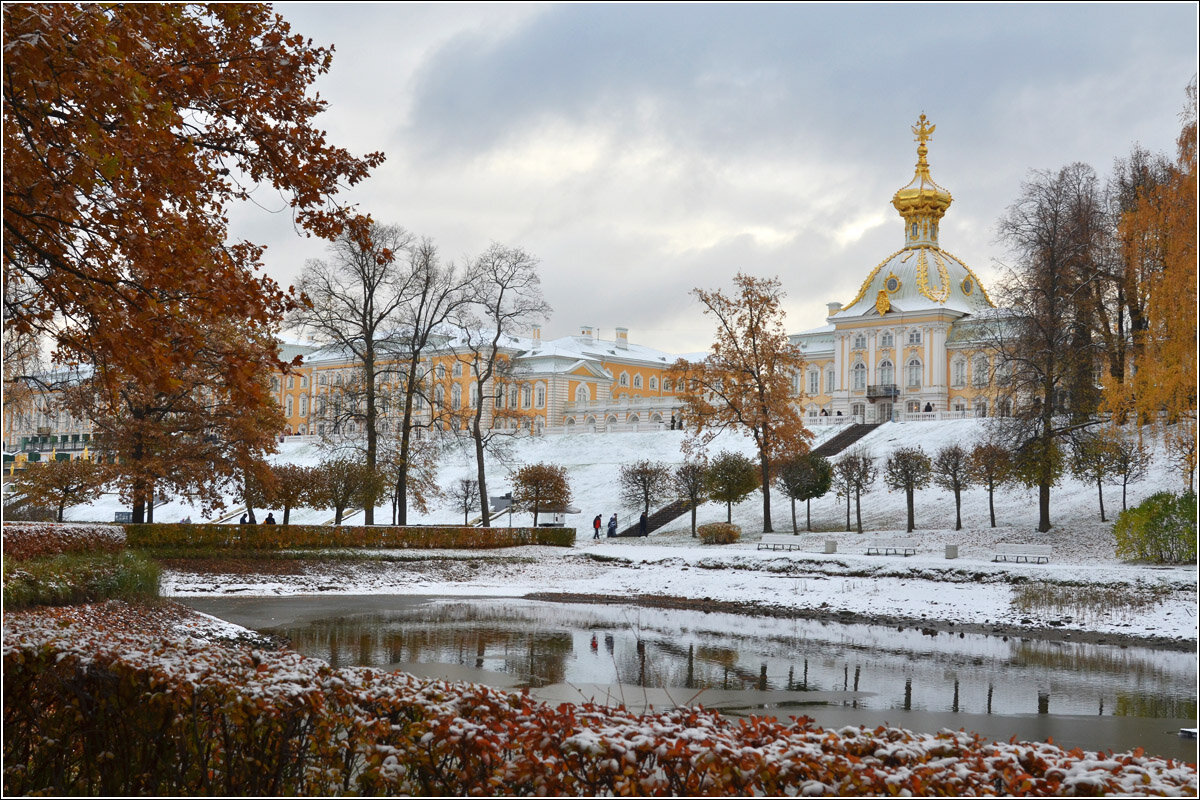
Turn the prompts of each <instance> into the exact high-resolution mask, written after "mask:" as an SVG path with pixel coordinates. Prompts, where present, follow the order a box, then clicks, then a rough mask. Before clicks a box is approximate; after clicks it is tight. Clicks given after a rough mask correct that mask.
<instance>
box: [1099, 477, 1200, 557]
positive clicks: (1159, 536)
mask: <svg viewBox="0 0 1200 800" xmlns="http://www.w3.org/2000/svg"><path fill="white" fill-rule="evenodd" d="M1113 536H1114V537H1116V540H1117V557H1118V558H1129V559H1136V560H1138V561H1150V562H1153V563H1155V564H1191V563H1195V561H1196V495H1195V494H1194V493H1192V492H1188V493H1187V494H1184V495H1174V494H1171V493H1170V492H1158V493H1156V494H1152V495H1150V496H1149V497H1147V498H1146V499H1145V500H1143V501H1142V502H1141V503H1140V504H1138V505H1136V506H1134V507H1133V508H1131V509H1129V510H1127V511H1122V512H1121V515H1120V516H1118V517H1117V524H1116V525H1115V526H1113Z"/></svg>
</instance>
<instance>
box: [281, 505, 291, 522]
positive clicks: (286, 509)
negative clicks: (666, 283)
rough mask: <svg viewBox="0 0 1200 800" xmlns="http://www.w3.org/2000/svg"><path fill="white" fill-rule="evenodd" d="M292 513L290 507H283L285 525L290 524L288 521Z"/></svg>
mask: <svg viewBox="0 0 1200 800" xmlns="http://www.w3.org/2000/svg"><path fill="white" fill-rule="evenodd" d="M291 513H292V507H291V506H290V505H284V507H283V524H284V525H287V524H288V519H289V518H290V516H291Z"/></svg>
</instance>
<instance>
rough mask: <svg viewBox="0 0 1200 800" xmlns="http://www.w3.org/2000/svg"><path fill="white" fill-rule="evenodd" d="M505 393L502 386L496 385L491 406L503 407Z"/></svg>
mask: <svg viewBox="0 0 1200 800" xmlns="http://www.w3.org/2000/svg"><path fill="white" fill-rule="evenodd" d="M505 394H507V392H506V391H505V389H504V387H503V386H500V387H497V389H496V396H495V397H494V398H493V399H492V406H494V407H495V408H504V395H505Z"/></svg>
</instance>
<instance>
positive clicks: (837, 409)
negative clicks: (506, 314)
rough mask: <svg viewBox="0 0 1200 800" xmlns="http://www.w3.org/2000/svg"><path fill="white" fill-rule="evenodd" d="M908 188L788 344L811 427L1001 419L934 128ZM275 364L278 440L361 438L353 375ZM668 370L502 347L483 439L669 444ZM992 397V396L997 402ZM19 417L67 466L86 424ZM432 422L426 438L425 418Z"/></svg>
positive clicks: (383, 392) (451, 334) (50, 415)
mask: <svg viewBox="0 0 1200 800" xmlns="http://www.w3.org/2000/svg"><path fill="white" fill-rule="evenodd" d="M912 130H913V133H914V135H915V136H916V141H917V164H916V172H915V174H914V175H913V178H912V180H911V181H909V182H908V184H907V185H905V186H904V187H903V188H901V189H899V190H898V191H897V192H896V193H895V195H894V196H893V197H892V205H893V206H894V207H895V209H896V211H897V212H898V213H899V215H900V217H901V220H902V221H903V226H904V227H903V235H904V240H903V246H902V247H901V248H900V249H899V250H897V251H896V252H894V253H892V254H891V255H889V256H887V257H886V258H884V259H883V260H882V261H881V262H880V263H879V265H878V266H876V267H875V268H874V269H873V270H871V272H870V273H869V274H867V276H866V279H865V280H864V281H863V282H862V286H861V287H860V288H859V290H858V294H857V295H856V296H855V297H854V298H853V299H852V300H851V301H850V302H849V303H848V304H846V305H842V304H841V303H829V304H828V308H829V314H828V317H827V320H826V321H827V324H826V325H824V326H822V327H819V328H815V329H813V330H809V331H804V332H803V333H798V334H794V335H792V336H791V337H790V338H791V340H792V342H793V343H795V344H796V345H797V346H798V347H799V348H800V350H801V352H802V354H803V356H804V359H805V366H804V367H803V369H802V370H801V372H800V374H798V375H793V376H792V381H793V387H794V389H795V392H796V402H797V403H798V404H800V406H801V408H802V409H803V412H804V414H805V416H806V417H807V418H808V419H809V421H810V422H811V423H812V424H833V423H841V422H850V421H862V422H870V423H878V422H885V421H893V420H894V421H905V420H918V419H940V418H947V417H964V416H989V415H991V414H997V413H999V414H1001V415H1003V414H1006V413H1007V412H1008V407H1007V403H1008V401H1007V400H1003V399H1001V400H1000V401H999V403H1000V406H999V407H998V408H990V407H989V403H996V402H997V397H998V396H999V395H998V394H997V391H996V389H997V387H1002V386H1004V384H1005V382H1006V376H1005V375H1004V373H1003V367H1002V365H1000V364H998V363H997V362H996V359H995V358H994V355H993V353H991V352H990V351H989V348H988V347H986V345H985V341H984V339H983V337H982V336H981V330H982V327H983V326H982V325H981V324H980V323H981V322H983V321H984V320H987V319H989V318H992V319H994V318H995V317H996V316H997V314H998V312H997V310H996V309H995V308H994V306H993V303H992V301H991V298H990V297H988V293H987V290H986V289H985V288H984V286H983V284H982V283H981V282H980V281H979V278H978V277H977V276H976V275H975V273H974V272H972V271H971V269H970V268H969V267H968V266H966V265H965V264H963V263H962V261H961V260H959V259H958V258H956V257H955V256H953V255H951V254H950V253H949V252H947V251H946V250H943V249H942V248H941V245H940V238H939V233H940V231H939V228H940V224H941V221H942V217H943V216H944V215H945V214H946V211H947V209H948V208H949V207H950V204H951V202H952V198H951V196H950V192H948V191H947V190H946V189H944V188H942V187H941V186H940V185H938V184H937V183H936V182H935V181H934V180H933V178H932V177H931V176H930V170H929V161H928V152H929V147H928V144H929V141H930V138H931V136H932V134H933V132H934V126H933V125H931V124H929V122H928V121H927V120H926V118H925V115H924V114H922V115H921V117H920V119H919V120H918V122H917V124H916V125H915V126H914V127H913V128H912ZM280 355H281V358H282V360H284V361H290V360H291V359H292V358H293V357H294V356H296V355H299V356H301V358H302V360H303V365H302V366H300V367H299V368H293V369H290V370H289V371H287V372H286V373H276V374H275V375H274V376H272V377H271V386H272V390H273V392H274V393H275V397H276V399H277V401H278V403H279V405H280V408H281V409H282V410H283V412H284V417H285V420H286V429H285V431H284V433H285V435H290V436H330V435H334V434H338V435H348V436H353V435H355V434H356V433H358V432H360V431H361V424H362V423H361V419H362V414H361V410H362V409H361V408H360V404H361V395H362V392H361V387H358V388H356V382H358V381H360V378H359V369H358V367H357V366H356V364H355V362H354V360H353V359H352V358H349V357H348V356H347V355H346V354H345V353H341V352H338V351H336V350H332V349H319V348H317V347H315V346H312V345H304V344H298V343H292V344H282V345H281V352H280ZM677 358H678V356H677V355H674V354H671V353H666V352H663V351H660V350H655V349H653V348H651V347H647V346H644V345H639V344H634V343H632V342H631V341H630V339H629V332H628V330H627V329H625V328H616V330H615V335H614V337H613V338H612V339H611V340H609V339H602V338H601V337H600V335H599V332H598V330H597V329H596V328H595V327H593V326H591V325H581V326H580V327H579V333H578V334H576V335H573V336H566V337H561V338H558V339H553V340H549V341H544V340H542V338H541V335H540V329H539V328H535V329H534V332H533V335H532V336H530V337H523V336H506V337H504V340H503V342H502V346H501V351H500V360H501V362H502V365H501V369H500V370H499V373H498V376H497V377H496V378H495V379H493V380H492V381H491V382H489V383H488V384H487V385H486V386H485V387H484V392H483V395H484V399H483V401H482V402H483V411H484V424H485V425H486V426H489V427H492V426H494V427H500V428H513V429H521V430H525V431H528V432H529V433H531V434H538V433H571V432H584V431H589V432H590V431H641V430H660V429H664V428H674V427H675V423H676V422H680V423H681V422H682V416H681V415H682V404H681V403H680V401H679V398H678V396H677V392H678V390H679V388H680V387H678V386H676V385H673V383H672V381H673V378H672V376H671V374H670V367H671V365H672V364H673V363H674V362H675V361H676V360H677ZM383 367H384V368H383V370H382V371H381V374H380V376H379V377H378V378H377V384H376V387H375V388H376V394H377V396H378V397H379V398H380V400H379V404H378V413H379V420H380V422H379V432H380V433H381V434H382V435H387V434H388V433H389V432H395V431H396V430H397V428H396V425H397V423H398V422H399V419H400V415H401V413H402V410H403V408H402V405H401V403H400V402H398V400H399V398H400V397H401V396H402V395H401V391H400V389H401V383H402V380H403V375H402V372H403V371H402V369H400V368H399V367H398V366H397V365H396V364H390V365H389V364H386V363H384V364H383ZM472 371H473V369H472V360H471V355H470V350H469V348H467V347H466V342H465V339H464V338H463V335H462V332H457V333H456V332H455V331H453V330H451V331H447V332H444V333H443V334H442V335H441V336H439V337H438V338H437V339H436V341H435V342H434V343H433V346H432V347H431V348H430V349H429V351H428V352H427V353H426V354H425V355H424V357H423V358H422V360H421V364H420V375H421V378H422V381H423V382H424V385H425V389H426V391H425V393H424V396H423V397H422V398H421V399H420V400H419V401H418V406H417V411H418V414H420V415H424V417H425V420H426V422H427V423H429V424H431V426H432V427H435V428H443V429H447V428H450V427H461V426H462V425H463V424H464V423H463V420H464V419H465V418H466V417H467V416H470V414H469V412H470V411H472V410H473V409H476V408H478V406H479V403H480V397H479V393H478V388H477V385H476V382H475V381H474V380H473V377H472ZM1000 394H1001V395H1002V394H1003V393H1000ZM27 405H28V407H26V408H8V407H6V408H5V409H4V448H5V451H6V452H7V453H8V454H9V455H7V456H6V458H13V457H14V456H13V455H12V454H14V453H16V452H17V451H25V452H29V453H32V452H36V451H51V450H56V451H58V455H59V456H60V457H61V455H62V452H63V451H66V452H73V451H76V450H82V449H83V448H84V447H86V446H87V445H88V443H89V439H90V436H89V434H90V433H91V429H90V424H89V423H88V421H86V420H79V419H74V418H72V417H70V416H68V415H66V414H65V413H63V412H62V411H60V410H59V409H57V408H56V406H55V403H54V398H53V394H52V393H42V394H39V395H35V397H34V399H33V401H32V403H31V404H27ZM439 409H440V410H442V411H446V412H450V413H445V414H439V415H438V417H439V419H440V420H441V421H439V422H437V423H436V424H434V419H435V413H437V412H438V410H439Z"/></svg>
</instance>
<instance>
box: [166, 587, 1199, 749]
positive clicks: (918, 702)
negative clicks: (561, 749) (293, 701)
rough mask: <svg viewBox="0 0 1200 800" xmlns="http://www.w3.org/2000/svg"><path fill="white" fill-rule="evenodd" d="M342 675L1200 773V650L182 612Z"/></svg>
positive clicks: (803, 626)
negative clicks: (1199, 732) (1150, 758)
mask: <svg viewBox="0 0 1200 800" xmlns="http://www.w3.org/2000/svg"><path fill="white" fill-rule="evenodd" d="M184 602H186V603H187V604H188V605H190V606H192V607H194V608H196V609H197V610H200V611H203V612H205V613H209V614H212V615H214V616H217V617H220V618H222V619H226V620H229V621H230V622H235V623H237V624H240V625H244V626H245V627H248V628H251V629H254V630H258V631H262V632H264V633H270V634H274V635H277V636H281V637H284V638H286V639H287V640H288V641H289V642H290V643H291V646H292V647H293V648H294V649H295V650H297V651H298V652H301V653H304V654H306V655H310V656H314V657H317V658H320V659H323V660H325V661H327V662H329V663H330V664H331V665H333V666H353V665H360V666H373V667H382V668H390V669H397V670H404V671H408V672H414V673H417V674H423V675H431V676H436V677H442V678H449V679H454V680H470V681H474V682H478V683H485V684H489V685H493V686H499V687H504V688H516V687H521V688H529V689H530V690H531V691H532V692H533V693H534V694H535V695H538V696H540V697H543V698H545V699H547V700H550V701H555V702H558V701H567V700H572V701H579V700H583V699H596V700H599V701H610V702H622V703H624V704H625V705H627V706H629V707H630V708H635V707H637V708H640V707H646V706H654V707H659V708H661V707H664V706H668V705H672V704H683V703H701V704H704V705H706V706H709V707H713V708H717V709H720V710H721V711H722V712H723V713H727V714H748V713H755V714H770V715H774V716H778V717H781V718H787V717H788V716H793V715H806V716H810V717H813V718H814V719H815V720H816V721H817V722H818V723H819V724H822V725H826V726H831V727H838V726H841V725H847V724H854V725H870V726H875V725H880V724H884V723H888V724H892V725H898V726H900V727H905V728H910V729H913V730H929V731H932V730H938V729H941V728H953V729H958V728H965V729H967V730H970V731H976V732H979V733H981V734H983V735H985V736H988V737H990V738H996V739H1005V740H1007V739H1008V738H1009V737H1011V736H1013V735H1016V736H1018V738H1022V739H1031V740H1044V739H1046V738H1047V737H1053V739H1054V741H1055V742H1057V743H1059V744H1062V745H1064V746H1068V747H1083V748H1085V749H1089V750H1117V751H1121V750H1128V749H1132V748H1135V747H1144V748H1145V749H1146V751H1147V752H1149V753H1152V754H1156V755H1162V756H1167V757H1172V758H1183V759H1186V760H1188V761H1191V762H1195V761H1196V742H1195V741H1194V740H1184V739H1180V738H1179V736H1178V730H1179V728H1180V727H1194V726H1195V725H1196V722H1195V720H1196V706H1197V689H1196V681H1197V660H1196V655H1195V654H1194V653H1178V652H1172V651H1163V650H1151V649H1147V648H1137V647H1117V646H1110V645H1088V644H1074V643H1064V642H1049V641H1042V640H1036V639H1021V638H1014V637H1007V638H1005V637H1001V636H986V635H981V634H959V633H949V634H948V633H945V632H943V633H940V634H935V635H931V634H930V632H922V630H921V629H919V628H907V629H897V628H895V627H882V626H871V625H859V624H840V623H833V622H820V621H813V620H804V619H778V618H765V617H746V616H741V615H733V614H718V613H711V614H706V613H703V612H697V611H679V610H663V609H646V608H639V607H635V606H622V605H586V604H568V603H548V602H541V601H533V600H522V599H512V598H454V599H448V598H417V597H386V596H369V597H346V596H327V597H286V598H188V599H186V600H184Z"/></svg>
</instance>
